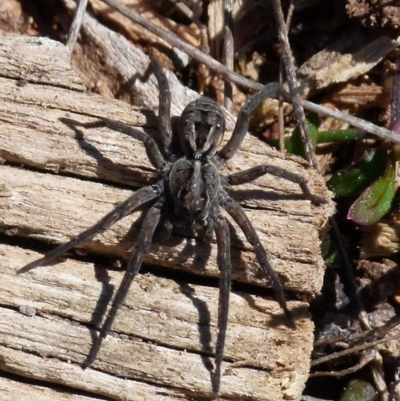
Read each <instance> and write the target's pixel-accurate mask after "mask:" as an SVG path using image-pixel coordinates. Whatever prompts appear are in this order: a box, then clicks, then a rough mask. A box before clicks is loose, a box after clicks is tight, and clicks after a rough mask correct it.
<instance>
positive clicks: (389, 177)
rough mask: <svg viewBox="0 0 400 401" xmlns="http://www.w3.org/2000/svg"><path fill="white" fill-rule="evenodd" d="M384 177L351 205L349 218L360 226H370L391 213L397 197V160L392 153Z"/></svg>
mask: <svg viewBox="0 0 400 401" xmlns="http://www.w3.org/2000/svg"><path fill="white" fill-rule="evenodd" d="M390 156H391V157H389V159H388V163H387V167H386V171H385V173H384V174H383V176H382V177H380V178H378V179H377V180H376V181H375V182H373V183H372V184H371V185H370V186H369V187H368V188H367V189H365V190H364V191H363V192H362V194H361V195H360V197H359V198H358V199H357V200H356V201H355V202H354V203H353V204H352V205H351V207H350V210H349V213H348V215H347V218H348V219H350V220H354V221H355V222H356V223H358V224H362V225H369V224H374V223H376V222H377V221H378V220H380V219H381V218H382V217H383V216H384V215H385V214H386V213H388V212H389V210H390V207H391V205H392V201H393V198H394V195H395V180H396V160H395V157H394V155H393V152H391V155H390Z"/></svg>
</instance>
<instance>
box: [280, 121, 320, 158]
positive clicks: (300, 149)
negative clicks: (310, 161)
mask: <svg viewBox="0 0 400 401" xmlns="http://www.w3.org/2000/svg"><path fill="white" fill-rule="evenodd" d="M306 123H307V126H308V129H309V131H310V136H311V144H312V146H313V149H315V147H316V146H317V136H318V124H319V120H318V116H317V115H316V114H310V115H308V116H307V118H306ZM285 148H286V151H287V152H288V153H291V154H292V155H298V156H301V157H303V158H304V159H306V154H305V152H304V146H303V141H302V139H301V133H300V129H299V127H296V129H295V130H294V131H293V133H292V136H291V137H290V138H286V139H285Z"/></svg>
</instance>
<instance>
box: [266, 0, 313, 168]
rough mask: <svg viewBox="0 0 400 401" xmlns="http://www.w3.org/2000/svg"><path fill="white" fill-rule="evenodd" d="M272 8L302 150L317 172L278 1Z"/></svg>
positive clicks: (273, 3) (274, 0)
mask: <svg viewBox="0 0 400 401" xmlns="http://www.w3.org/2000/svg"><path fill="white" fill-rule="evenodd" d="M272 7H273V9H274V14H275V20H276V23H277V25H278V38H279V42H280V45H281V48H282V50H283V56H282V57H283V61H284V64H285V70H286V79H287V82H288V86H289V93H290V97H291V99H292V103H293V111H294V115H295V116H296V121H297V124H298V125H299V129H300V132H301V138H302V141H303V145H304V150H305V153H306V155H307V159H308V161H309V162H310V164H311V165H312V166H313V167H314V168H315V169H316V170H317V171H319V166H318V162H317V159H316V158H315V153H314V149H313V147H312V142H311V136H310V132H309V130H308V127H307V124H306V116H305V113H304V109H303V106H302V103H301V98H300V95H299V92H298V90H297V88H298V85H297V78H296V72H295V67H294V63H293V60H292V52H291V50H290V45H289V38H288V36H287V32H286V24H285V19H284V16H283V11H282V6H281V3H280V1H279V0H273V1H272Z"/></svg>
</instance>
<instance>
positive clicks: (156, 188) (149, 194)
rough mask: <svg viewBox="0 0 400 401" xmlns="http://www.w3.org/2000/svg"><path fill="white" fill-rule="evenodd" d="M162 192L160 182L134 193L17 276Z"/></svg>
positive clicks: (103, 228) (68, 248)
mask: <svg viewBox="0 0 400 401" xmlns="http://www.w3.org/2000/svg"><path fill="white" fill-rule="evenodd" d="M162 191H163V182H162V181H160V182H158V183H157V184H155V185H151V186H148V187H144V188H141V189H139V190H138V191H136V192H135V193H134V194H133V195H131V196H130V197H129V198H128V199H127V200H126V201H124V202H122V203H121V204H120V205H119V206H117V207H116V208H115V209H114V210H112V211H111V212H110V213H108V214H107V215H105V216H104V217H103V218H102V219H100V220H99V221H98V222H97V223H96V224H95V225H94V226H92V227H90V228H89V229H87V230H85V231H84V232H82V233H80V234H79V235H77V236H76V237H73V238H72V239H71V240H70V241H68V242H67V243H65V244H62V245H60V246H58V247H57V248H55V249H53V250H52V251H50V252H48V253H46V255H44V256H43V257H42V258H40V259H37V260H35V261H33V262H31V263H28V264H27V265H26V266H24V267H22V268H21V269H19V270H18V274H21V273H25V272H27V271H29V270H32V269H34V268H35V267H38V266H43V265H45V264H48V263H49V262H51V261H52V260H54V259H56V258H57V257H59V256H61V255H62V254H64V253H65V252H67V251H68V250H70V249H71V248H73V247H75V246H77V245H79V244H82V243H83V242H85V241H87V240H89V239H91V238H93V237H94V236H95V235H97V234H100V233H102V232H104V231H106V230H107V229H108V228H110V227H111V226H112V225H113V224H115V223H116V222H117V221H118V220H121V219H122V218H123V217H125V216H127V215H128V214H129V213H131V212H132V211H133V210H134V209H136V208H138V207H139V206H141V205H143V204H144V203H147V202H150V201H152V200H154V199H156V198H158V197H159V196H160V195H161V193H162Z"/></svg>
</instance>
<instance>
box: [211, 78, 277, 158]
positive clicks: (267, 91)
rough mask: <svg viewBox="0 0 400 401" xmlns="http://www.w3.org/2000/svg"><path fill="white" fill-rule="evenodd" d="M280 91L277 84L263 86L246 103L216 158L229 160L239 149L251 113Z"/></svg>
mask: <svg viewBox="0 0 400 401" xmlns="http://www.w3.org/2000/svg"><path fill="white" fill-rule="evenodd" d="M281 90H282V86H281V85H280V84H278V83H274V82H272V83H270V84H267V85H265V86H264V88H263V89H262V90H261V91H260V92H258V93H256V94H255V95H254V96H252V97H251V98H250V99H248V100H247V101H246V103H245V104H244V106H243V107H242V109H241V110H240V113H239V115H238V118H237V120H236V125H235V128H234V130H233V133H232V136H231V138H230V139H229V141H228V142H227V143H226V144H225V146H224V147H223V148H222V149H221V150H220V151H219V152H218V156H219V157H220V158H222V159H225V160H228V159H230V158H231V157H232V156H233V155H234V154H235V153H236V151H237V150H238V149H239V147H240V145H241V144H242V142H243V139H244V137H245V135H246V133H247V130H248V128H249V119H250V115H251V113H252V112H253V111H254V109H256V108H257V107H258V106H259V105H260V104H261V103H262V102H263V101H264V100H265V99H267V98H269V97H275V96H276V95H277V94H278V93H279V92H280V91H281Z"/></svg>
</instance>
